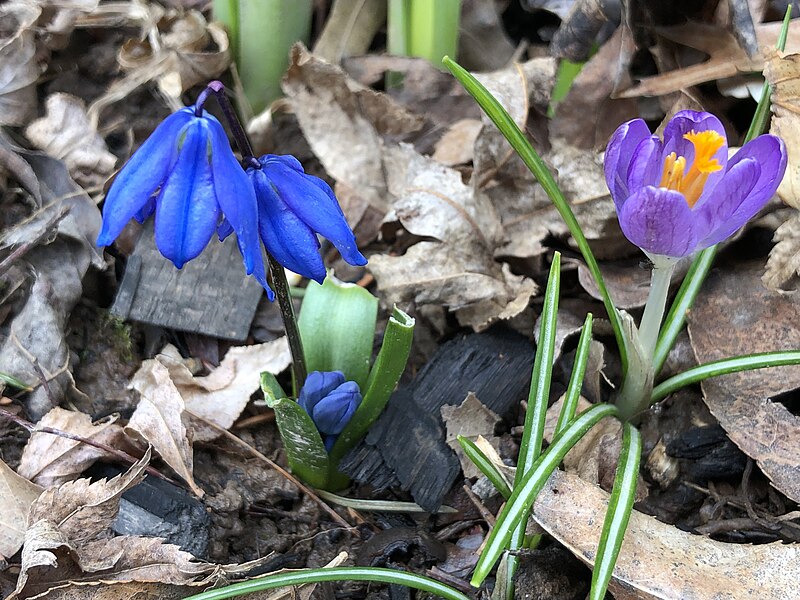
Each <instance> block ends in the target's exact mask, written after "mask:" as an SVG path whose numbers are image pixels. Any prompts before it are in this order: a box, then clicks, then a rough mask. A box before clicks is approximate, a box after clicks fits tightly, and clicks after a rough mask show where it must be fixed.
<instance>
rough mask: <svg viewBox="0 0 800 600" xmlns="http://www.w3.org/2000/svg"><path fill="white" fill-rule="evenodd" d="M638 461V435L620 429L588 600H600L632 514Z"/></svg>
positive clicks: (630, 429) (628, 428)
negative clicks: (613, 474)
mask: <svg viewBox="0 0 800 600" xmlns="http://www.w3.org/2000/svg"><path fill="white" fill-rule="evenodd" d="M641 458H642V436H641V434H640V433H639V432H638V431H637V429H636V428H635V427H634V426H633V425H631V424H630V423H625V425H624V426H623V429H622V450H621V451H620V455H619V463H618V464H617V472H616V475H615V476H614V488H613V489H612V490H611V498H610V499H609V502H608V510H607V511H606V518H605V520H604V521H603V533H602V534H601V535H600V544H599V545H598V547H597V556H596V557H595V562H594V569H593V570H592V589H591V591H590V592H589V600H603V598H605V596H606V589H607V588H608V582H609V581H611V575H612V574H613V572H614V565H615V564H617V557H618V556H619V550H620V548H621V547H622V540H623V538H624V537H625V530H626V528H627V527H628V521H629V520H630V518H631V512H632V511H633V502H634V500H635V499H636V483H637V480H638V477H639V463H640V461H641Z"/></svg>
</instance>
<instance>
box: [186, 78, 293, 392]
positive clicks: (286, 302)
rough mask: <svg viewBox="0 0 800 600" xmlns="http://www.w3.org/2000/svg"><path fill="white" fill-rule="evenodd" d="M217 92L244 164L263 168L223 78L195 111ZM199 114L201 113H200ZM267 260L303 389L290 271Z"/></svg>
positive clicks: (211, 86) (204, 94)
mask: <svg viewBox="0 0 800 600" xmlns="http://www.w3.org/2000/svg"><path fill="white" fill-rule="evenodd" d="M212 93H213V94H214V97H215V98H216V99H217V103H218V104H219V106H220V108H221V109H222V114H223V115H224V116H225V120H226V121H227V123H228V126H229V127H230V130H231V133H232V134H233V139H234V140H235V141H236V145H237V146H238V148H239V152H240V153H241V155H242V163H243V165H244V168H248V167H253V168H256V169H260V168H261V163H260V162H258V159H256V157H255V154H254V153H253V145H252V144H251V143H250V138H248V137H247V133H246V132H245V130H244V127H242V122H241V121H240V120H239V117H238V115H237V114H236V111H235V110H234V108H233V105H232V104H231V101H230V100H229V99H228V96H227V95H226V94H225V86H224V85H223V84H222V82H220V81H212V82H211V83H209V84H208V86H206V89H204V90H203V91H202V92H201V93H200V95H199V96H198V97H197V102H196V103H195V112H196V113H198V112H199V113H202V111H203V104H204V103H205V101H206V99H207V98H208V97H209V95H210V94H212ZM198 116H199V115H198ZM267 261H268V262H269V284H270V286H271V287H272V289H273V290H274V291H275V296H277V298H278V306H280V309H281V319H283V328H284V330H285V331H286V337H287V338H289V350H290V352H291V353H292V375H293V376H294V384H295V386H296V389H298V390H299V389H301V388H302V387H303V383H305V380H306V375H307V374H308V370H307V369H306V358H305V356H306V355H305V353H304V352H303V340H302V339H301V338H300V329H299V327H298V326H297V317H296V315H295V314H294V304H292V296H291V294H290V293H289V282H288V281H287V280H286V273H285V272H284V270H283V266H282V265H281V264H280V263H278V261H276V260H275V259H274V258H273V256H272V255H271V254H270V253H269V252H267Z"/></svg>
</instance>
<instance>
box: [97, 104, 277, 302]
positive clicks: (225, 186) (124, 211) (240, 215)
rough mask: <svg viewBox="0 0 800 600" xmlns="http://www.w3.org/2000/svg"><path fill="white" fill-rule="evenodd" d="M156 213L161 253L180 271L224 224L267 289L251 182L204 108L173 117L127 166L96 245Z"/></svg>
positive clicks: (110, 196)
mask: <svg viewBox="0 0 800 600" xmlns="http://www.w3.org/2000/svg"><path fill="white" fill-rule="evenodd" d="M153 213H155V241H156V246H157V247H158V250H159V251H160V252H161V254H162V255H164V256H165V257H166V258H168V259H169V260H171V261H172V262H173V263H174V265H175V266H176V267H177V268H179V269H180V268H181V267H183V265H184V264H186V262H188V261H190V260H191V259H193V258H195V257H197V256H198V255H199V254H200V253H201V252H202V251H203V249H204V248H205V247H206V245H208V242H209V240H210V239H211V237H212V236H213V235H214V232H215V231H217V230H218V228H219V231H220V233H222V231H221V230H222V228H223V227H224V228H225V229H227V230H228V232H230V231H233V232H235V233H236V241H237V243H238V245H239V250H240V251H241V253H242V258H243V262H244V266H245V271H246V272H247V274H248V275H251V274H252V275H253V276H254V277H255V278H256V279H257V280H258V282H259V283H261V285H262V286H264V288H265V289H266V290H267V293H268V294H269V295H270V299H272V291H271V290H270V289H269V287H268V286H267V281H266V274H265V270H264V260H263V257H262V253H261V245H260V243H259V240H258V227H257V222H258V208H257V205H256V198H255V193H254V191H253V187H252V186H251V185H250V182H249V180H248V178H247V176H246V175H245V172H244V170H243V169H242V167H241V166H240V165H239V163H238V162H237V160H236V158H235V157H234V155H233V152H232V151H231V148H230V145H229V143H228V138H227V136H226V135H225V130H224V129H223V128H222V125H221V124H220V122H219V121H217V119H215V118H214V117H213V116H212V115H210V114H208V113H206V112H205V111H204V110H203V109H202V108H201V109H199V110H198V109H197V108H196V107H193V106H192V107H186V108H182V109H181V110H179V111H177V112H175V113H173V114H171V115H170V116H169V117H167V118H166V119H164V121H163V122H162V123H161V124H160V125H159V126H158V127H157V128H156V130H155V131H154V132H153V133H152V135H151V136H150V137H149V138H147V140H145V142H144V143H143V144H142V145H141V146H140V147H139V149H138V150H137V151H136V152H135V153H134V154H133V156H131V158H130V160H128V162H127V163H125V165H124V166H123V167H122V169H121V170H120V172H119V173H118V174H117V177H116V179H115V180H114V182H113V184H112V185H111V189H109V191H108V194H107V195H106V198H105V203H104V205H103V227H102V229H101V230H100V235H99V236H98V238H97V245H98V246H108V245H109V244H111V243H112V242H113V241H114V240H115V239H116V238H117V236H119V234H120V233H121V232H122V229H123V228H124V227H125V225H126V224H127V223H128V221H130V220H131V219H132V218H135V219H136V220H138V221H139V222H144V221H145V220H146V219H147V218H148V217H150V215H152V214H153Z"/></svg>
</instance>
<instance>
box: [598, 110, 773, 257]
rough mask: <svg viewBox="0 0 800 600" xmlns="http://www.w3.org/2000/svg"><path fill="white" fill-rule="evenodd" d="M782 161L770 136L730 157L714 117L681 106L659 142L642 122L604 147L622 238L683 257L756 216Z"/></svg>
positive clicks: (626, 127) (622, 128)
mask: <svg viewBox="0 0 800 600" xmlns="http://www.w3.org/2000/svg"><path fill="white" fill-rule="evenodd" d="M786 162H787V155H786V147H785V146H784V144H783V141H782V140H781V139H780V138H778V137H776V136H774V135H762V136H759V137H757V138H755V139H754V140H752V141H750V142H748V143H747V144H745V145H744V146H742V148H741V149H740V150H739V151H738V152H737V153H736V154H735V155H734V156H733V157H731V159H730V160H728V143H727V140H726V138H725V129H724V128H723V127H722V123H720V121H719V119H717V117H715V116H714V115H712V114H710V113H706V112H697V111H691V110H684V111H681V112H679V113H677V114H676V115H675V116H674V117H673V118H672V119H671V120H670V122H669V123H668V124H667V126H666V128H665V129H664V139H663V141H662V140H661V139H659V138H658V136H656V135H652V134H651V133H650V130H649V129H648V127H647V125H646V124H645V122H644V121H643V120H641V119H634V120H633V121H628V122H627V123H624V124H622V125H621V126H620V127H619V128H618V129H617V130H616V132H614V135H613V136H612V137H611V141H610V142H609V144H608V148H607V149H606V157H605V174H606V182H607V183H608V187H609V189H610V190H611V197H612V198H613V200H614V204H615V205H616V208H617V215H618V217H619V224H620V227H621V228H622V232H623V233H624V234H625V236H626V237H627V238H628V239H629V240H630V241H631V242H633V243H634V244H636V245H637V246H639V247H640V248H641V249H642V250H644V251H645V252H647V253H648V254H650V255H658V256H668V257H672V258H681V257H684V256H689V255H690V254H693V253H694V252H697V251H698V250H703V249H705V248H708V247H710V246H713V245H714V244H717V243H719V242H721V241H723V240H725V239H727V238H728V237H730V236H731V235H733V234H734V233H735V232H736V231H737V230H738V229H739V228H741V227H742V226H743V225H744V224H745V223H746V222H747V221H749V220H750V219H751V218H753V216H755V214H756V213H757V212H758V211H759V210H760V209H761V208H762V207H763V206H764V205H765V204H766V203H767V202H768V201H769V199H770V198H771V197H772V196H773V194H774V193H775V191H776V190H777V189H778V185H779V184H780V182H781V179H782V178H783V174H784V172H785V171H786Z"/></svg>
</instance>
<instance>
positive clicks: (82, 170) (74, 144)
mask: <svg viewBox="0 0 800 600" xmlns="http://www.w3.org/2000/svg"><path fill="white" fill-rule="evenodd" d="M45 110H46V113H45V115H44V116H43V117H42V118H40V119H37V120H35V121H33V122H32V123H31V124H30V125H28V127H27V128H26V129H25V135H26V136H27V138H28V139H29V140H30V141H31V143H32V144H33V145H34V146H36V147H37V148H39V149H40V150H42V151H44V152H46V153H47V154H49V155H50V156H54V157H56V158H58V159H60V160H63V161H64V164H66V165H67V168H68V169H69V173H70V175H71V176H72V178H73V179H74V180H75V181H77V182H78V183H79V184H81V185H82V186H83V187H86V188H92V187H102V185H103V182H104V181H105V180H106V179H107V178H108V176H109V175H111V173H113V172H114V166H115V165H116V163H117V157H116V156H114V155H113V154H112V153H111V152H109V151H108V148H107V147H106V142H105V140H104V139H103V138H102V137H101V136H100V134H98V133H97V124H96V123H92V122H91V121H90V119H89V116H88V115H87V113H86V106H85V105H84V103H83V100H81V99H80V98H76V97H75V96H72V95H70V94H63V93H57V94H51V95H50V96H49V97H48V98H47V100H46V101H45Z"/></svg>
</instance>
